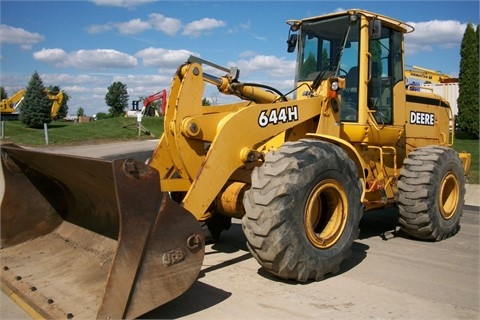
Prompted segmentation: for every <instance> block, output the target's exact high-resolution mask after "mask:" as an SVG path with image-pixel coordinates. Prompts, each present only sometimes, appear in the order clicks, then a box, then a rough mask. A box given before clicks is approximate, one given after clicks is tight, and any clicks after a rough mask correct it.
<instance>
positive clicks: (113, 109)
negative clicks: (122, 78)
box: [105, 81, 128, 117]
mask: <svg viewBox="0 0 480 320" xmlns="http://www.w3.org/2000/svg"><path fill="white" fill-rule="evenodd" d="M105 103H106V104H107V106H109V107H110V108H109V109H108V112H109V114H110V116H112V117H120V116H123V115H124V113H125V111H124V110H125V109H126V108H128V92H127V85H126V84H123V83H121V82H118V81H117V82H114V83H112V85H111V86H110V87H108V93H107V95H106V96H105Z"/></svg>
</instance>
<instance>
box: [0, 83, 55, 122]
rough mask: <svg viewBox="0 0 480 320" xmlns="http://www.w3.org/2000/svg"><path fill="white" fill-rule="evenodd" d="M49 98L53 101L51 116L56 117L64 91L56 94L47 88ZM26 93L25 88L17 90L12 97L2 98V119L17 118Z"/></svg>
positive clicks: (0, 106)
mask: <svg viewBox="0 0 480 320" xmlns="http://www.w3.org/2000/svg"><path fill="white" fill-rule="evenodd" d="M45 93H46V94H47V96H48V98H49V99H50V100H51V101H52V108H51V111H50V117H51V118H52V119H55V118H56V117H57V116H58V111H59V110H60V107H61V106H62V101H63V93H62V92H61V91H60V92H58V93H56V94H54V93H52V92H50V91H48V90H45ZM24 95H25V89H22V90H19V91H17V92H15V93H14V94H13V95H12V96H11V97H10V98H6V99H2V101H0V116H1V118H2V119H8V120H17V119H18V116H19V113H18V110H19V109H18V107H19V106H20V104H21V103H22V102H23V98H24Z"/></svg>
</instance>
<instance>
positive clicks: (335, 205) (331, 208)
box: [304, 179, 348, 249]
mask: <svg viewBox="0 0 480 320" xmlns="http://www.w3.org/2000/svg"><path fill="white" fill-rule="evenodd" d="M347 217H348V202H347V196H346V193H345V190H344V189H343V187H342V186H341V185H340V184H339V183H338V182H337V181H335V180H330V179H327V180H324V181H322V182H320V183H319V184H317V185H316V186H315V188H314V189H313V190H312V192H311V193H310V195H309V197H308V200H307V205H306V208H305V215H304V223H305V231H306V234H307V237H308V240H309V241H310V242H311V243H312V244H313V245H314V246H315V247H317V248H319V249H327V248H330V247H331V246H333V245H334V244H335V243H336V242H337V241H338V239H339V238H340V236H341V235H342V233H343V230H344V229H345V225H346V223H347Z"/></svg>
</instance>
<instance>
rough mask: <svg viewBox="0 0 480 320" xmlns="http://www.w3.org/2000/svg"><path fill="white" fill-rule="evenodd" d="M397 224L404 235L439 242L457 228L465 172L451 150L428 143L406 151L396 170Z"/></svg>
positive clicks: (462, 200)
mask: <svg viewBox="0 0 480 320" xmlns="http://www.w3.org/2000/svg"><path fill="white" fill-rule="evenodd" d="M398 189H399V199H398V208H399V224H400V228H401V229H402V230H403V231H404V232H406V233H407V234H409V235H411V236H413V237H415V238H417V239H422V240H435V241H440V240H443V239H446V238H448V237H451V236H453V235H454V234H456V233H457V232H458V230H459V229H460V217H461V215H462V212H463V205H464V197H465V173H464V170H463V166H462V162H461V160H460V158H459V157H458V154H457V152H456V151H455V150H453V149H451V148H446V147H440V146H428V147H423V148H419V149H416V150H414V151H412V152H411V153H410V155H409V156H408V159H407V160H405V162H404V167H403V168H402V170H401V171H400V179H399V182H398Z"/></svg>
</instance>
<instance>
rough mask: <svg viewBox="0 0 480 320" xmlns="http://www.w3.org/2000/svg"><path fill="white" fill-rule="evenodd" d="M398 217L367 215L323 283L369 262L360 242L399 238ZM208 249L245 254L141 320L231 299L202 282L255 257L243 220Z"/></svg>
mask: <svg viewBox="0 0 480 320" xmlns="http://www.w3.org/2000/svg"><path fill="white" fill-rule="evenodd" d="M397 218H398V215H397V209H396V208H389V209H382V210H377V211H371V212H366V213H365V214H364V216H363V218H362V220H361V221H360V225H359V228H360V234H359V236H358V240H357V241H355V242H354V243H353V245H352V254H351V256H350V257H349V258H348V259H346V260H345V261H344V262H343V263H342V264H341V265H340V270H339V271H338V272H337V273H336V274H328V275H326V276H325V279H324V280H323V281H325V280H328V279H330V278H333V277H336V276H339V275H341V274H343V273H345V272H348V271H349V270H351V269H353V268H355V267H356V266H357V265H359V264H360V263H361V262H362V261H363V260H364V259H366V257H367V251H368V250H369V248H370V247H369V246H368V245H366V244H364V243H361V242H360V241H361V240H363V239H368V238H372V237H380V238H381V239H382V240H385V241H386V240H389V239H391V238H392V237H398V236H400V233H399V232H398V231H397ZM207 246H211V247H210V249H211V250H208V251H207V252H206V254H205V255H206V256H209V255H214V254H216V253H235V252H239V251H243V252H245V253H244V254H242V255H240V256H238V255H237V256H235V257H234V258H232V259H229V260H227V261H224V262H222V263H219V264H216V265H212V266H210V267H207V268H204V269H202V270H201V271H200V274H199V276H198V280H197V281H196V282H195V283H194V284H193V285H192V287H191V288H190V289H189V290H187V291H186V292H185V293H184V294H182V295H181V296H179V297H178V298H176V299H174V300H172V301H170V302H168V303H166V304H165V305H163V306H160V307H159V308H157V309H155V310H152V311H150V312H149V313H146V314H145V315H143V316H142V317H141V318H142V319H159V318H162V319H174V318H179V317H182V316H186V315H190V314H194V313H196V312H199V311H201V310H205V309H208V308H211V307H213V306H215V305H217V304H220V303H222V302H223V301H224V300H226V299H228V298H230V297H231V295H232V293H231V292H227V291H224V290H222V289H219V288H217V287H213V286H211V285H208V284H205V283H203V282H202V281H201V279H202V278H203V277H205V275H206V274H207V273H209V272H214V271H216V270H219V269H222V268H225V267H228V266H231V265H235V264H237V263H240V262H242V261H245V260H247V259H251V258H252V255H251V254H250V253H249V252H248V249H247V246H246V238H245V235H244V233H243V229H242V224H241V221H240V220H236V219H234V220H233V221H232V226H231V227H230V229H229V230H226V231H224V232H223V233H222V234H221V236H220V239H219V241H218V242H216V243H214V244H212V245H207ZM257 273H258V275H259V276H261V277H264V278H267V279H269V280H271V281H275V282H282V283H285V284H289V285H308V284H309V283H312V282H314V281H307V282H305V283H300V282H298V281H295V280H285V279H281V278H279V277H277V276H275V275H273V274H271V273H269V272H268V271H266V270H265V269H263V268H261V267H259V268H258V271H257Z"/></svg>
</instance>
